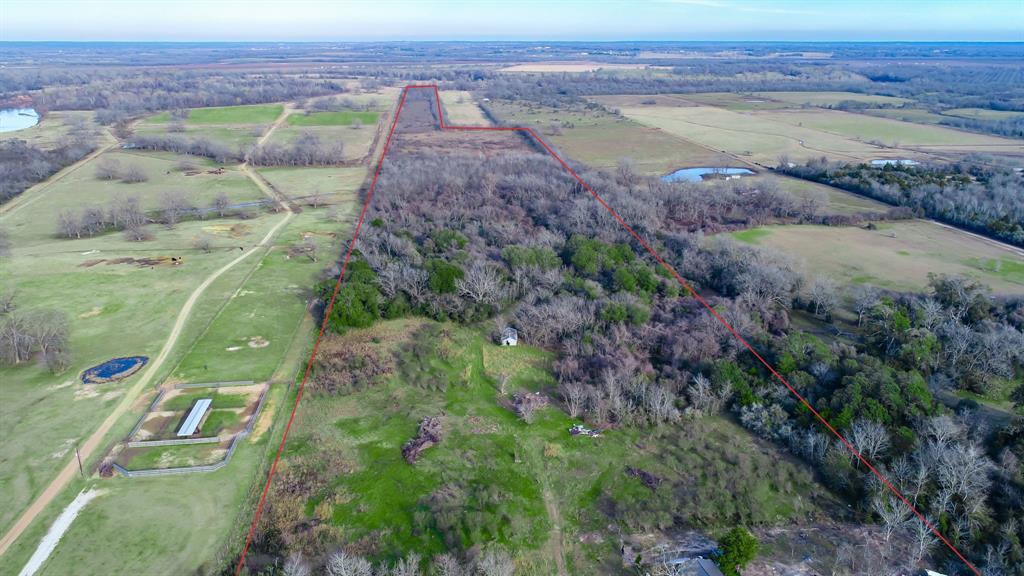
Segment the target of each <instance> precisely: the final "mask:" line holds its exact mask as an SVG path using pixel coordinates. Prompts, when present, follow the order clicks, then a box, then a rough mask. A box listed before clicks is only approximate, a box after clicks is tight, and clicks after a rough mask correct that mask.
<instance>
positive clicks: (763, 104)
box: [593, 93, 1021, 166]
mask: <svg viewBox="0 0 1024 576" xmlns="http://www.w3.org/2000/svg"><path fill="white" fill-rule="evenodd" d="M784 94H788V95H789V96H788V99H789V100H790V101H789V102H784V103H782V104H779V102H778V101H772V100H767V99H765V100H760V99H756V98H754V99H752V98H750V97H745V99H743V98H741V97H740V96H738V95H727V96H721V97H720V96H719V95H717V94H685V95H678V96H675V97H673V96H666V95H662V96H660V97H658V98H659V99H653V97H640V96H630V97H622V96H608V97H594V98H593V100H595V101H597V102H601V103H602V104H605V105H607V106H611V107H615V108H617V109H618V110H620V111H621V113H622V114H623V115H625V116H626V117H628V118H631V119H634V120H637V121H638V122H641V123H643V124H646V125H648V126H651V127H655V128H660V129H663V130H665V131H667V132H669V133H670V134H673V135H676V136H678V137H680V138H685V139H687V140H690V141H693V142H696V143H698V144H701V145H703V146H706V147H708V148H711V149H713V150H721V151H723V152H727V153H729V154H731V155H735V156H738V157H740V158H743V159H745V160H748V161H751V162H754V163H757V164H761V165H766V166H774V165H776V164H777V163H778V161H779V158H781V157H783V156H785V157H788V158H789V159H790V161H793V162H804V161H806V160H808V159H811V158H817V157H821V156H825V157H827V158H829V159H830V160H838V161H845V162H867V161H870V160H874V159H886V158H896V159H902V158H906V159H917V160H925V159H929V158H931V157H933V155H937V156H936V157H945V156H947V155H949V154H955V153H961V154H962V153H968V152H990V153H1004V154H1014V153H1015V154H1020V153H1021V143H1020V142H1019V141H1015V140H1011V139H1008V138H1001V137H997V136H989V135H983V134H975V133H973V132H964V131H961V130H955V129H952V128H946V127H941V126H934V125H926V124H919V123H912V122H903V121H900V120H894V119H890V118H881V117H875V116H867V115H865V114H853V113H848V112H841V111H838V110H829V109H825V108H816V107H812V108H800V105H799V104H797V103H796V102H799V101H800V100H803V99H805V98H804V97H803V96H802V94H803V93H784ZM841 96H845V95H840V96H831V97H829V98H824V99H817V100H812V101H809V102H808V105H811V104H812V103H813V102H815V101H816V102H818V103H819V104H822V103H826V102H831V101H832V99H835V98H838V97H841ZM765 98H767V96H766V97H765ZM830 98H831V99H830ZM851 99H855V98H851ZM751 100H754V101H753V102H752V101H751ZM737 102H742V105H738V104H737ZM695 103H696V105H694V104H695ZM893 110H896V109H893ZM892 113H893V114H894V115H896V117H899V116H898V115H897V113H896V112H895V111H893V112H892Z"/></svg>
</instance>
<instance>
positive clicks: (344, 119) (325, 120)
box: [287, 110, 380, 126]
mask: <svg viewBox="0 0 1024 576" xmlns="http://www.w3.org/2000/svg"><path fill="white" fill-rule="evenodd" d="M378 118H380V113H379V112H355V111H352V110H343V111H340V112H310V113H308V114H289V115H288V120H287V122H288V125H289V126H351V125H352V124H376V123H377V120H378Z"/></svg>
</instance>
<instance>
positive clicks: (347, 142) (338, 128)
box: [270, 116, 377, 162]
mask: <svg viewBox="0 0 1024 576" xmlns="http://www.w3.org/2000/svg"><path fill="white" fill-rule="evenodd" d="M290 117H291V116H289V118H290ZM303 134H312V135H314V136H316V137H318V138H319V139H320V141H321V142H324V143H327V144H333V143H335V142H341V143H342V145H343V147H344V148H343V152H342V156H343V158H344V159H345V161H347V162H353V161H358V160H362V159H363V158H365V157H366V155H367V154H369V153H370V146H371V145H372V144H373V139H374V136H375V135H376V134H377V131H376V126H375V125H373V124H369V125H363V126H360V127H355V126H352V125H342V124H339V125H314V126H309V125H294V126H293V125H288V126H282V127H280V128H278V129H277V130H275V131H274V134H273V135H271V137H270V143H273V144H281V145H287V144H290V143H291V142H293V141H294V140H295V139H296V138H298V137H299V136H301V135H303Z"/></svg>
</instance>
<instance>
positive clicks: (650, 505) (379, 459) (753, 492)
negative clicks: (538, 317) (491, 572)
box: [280, 320, 831, 574]
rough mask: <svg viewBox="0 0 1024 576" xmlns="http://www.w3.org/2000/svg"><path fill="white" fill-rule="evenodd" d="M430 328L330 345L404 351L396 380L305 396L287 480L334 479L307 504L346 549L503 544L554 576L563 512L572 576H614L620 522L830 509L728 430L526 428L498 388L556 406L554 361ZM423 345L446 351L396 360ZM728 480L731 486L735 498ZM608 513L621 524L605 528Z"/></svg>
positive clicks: (390, 329) (555, 421) (557, 417)
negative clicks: (407, 449)
mask: <svg viewBox="0 0 1024 576" xmlns="http://www.w3.org/2000/svg"><path fill="white" fill-rule="evenodd" d="M422 326H423V323H422V321H410V320H400V321H392V322H386V323H383V324H379V325H377V326H375V327H373V328H370V329H367V330H366V331H360V332H353V333H350V334H348V335H346V336H344V337H341V338H335V339H333V340H332V341H331V342H329V343H327V344H325V349H324V350H325V351H329V350H331V349H332V347H343V348H349V347H355V348H356V349H359V347H361V346H365V345H368V344H369V345H372V346H374V347H376V349H377V350H378V351H380V353H382V354H386V355H390V354H391V353H392V352H395V353H398V354H399V356H398V359H397V360H396V361H397V363H398V366H397V369H396V375H395V376H394V377H392V378H390V379H388V380H387V381H386V382H380V383H376V384H369V388H367V389H365V390H362V391H359V392H354V393H351V394H341V395H325V394H312V393H311V394H309V395H308V396H307V397H306V399H305V400H304V401H303V404H302V406H300V410H299V416H298V418H297V420H296V423H295V428H294V429H293V433H292V434H293V435H292V436H291V439H290V440H289V445H288V448H287V449H286V456H285V458H284V460H283V461H282V464H281V468H280V473H281V474H283V475H284V476H288V475H289V474H294V473H295V472H294V471H293V470H294V469H298V470H303V469H306V467H307V466H309V465H310V463H312V462H320V463H325V464H324V466H326V467H327V469H328V470H338V471H339V472H338V473H336V475H332V476H328V477H318V478H320V479H319V480H318V479H308V481H309V482H312V483H313V485H319V484H317V483H318V482H320V481H323V482H326V483H327V484H326V486H328V487H329V488H328V489H326V490H318V491H316V492H315V493H314V495H311V497H310V498H309V499H308V500H305V501H304V504H305V508H306V511H307V512H306V513H307V514H308V515H315V516H316V517H319V518H322V519H325V520H328V521H329V522H330V524H331V530H332V531H334V532H336V534H337V536H338V537H340V538H341V539H342V540H343V541H347V542H350V543H353V544H355V545H357V546H360V545H362V546H367V547H369V548H368V549H370V550H372V551H373V554H372V555H373V556H375V557H377V558H394V557H396V556H399V555H402V554H404V553H406V552H407V551H410V550H416V551H417V552H419V553H421V554H425V555H429V554H432V553H436V552H440V551H442V550H443V549H444V547H445V546H446V545H448V546H454V547H456V548H469V547H471V546H473V545H475V544H478V543H482V542H494V543H500V544H505V545H507V546H509V547H511V548H513V549H515V550H517V562H518V563H519V565H520V567H522V568H524V572H525V573H531V572H530V571H529V568H533V569H534V570H536V571H537V572H535V573H546V572H545V570H547V569H549V568H550V566H552V564H553V558H552V556H551V554H552V547H551V546H550V543H551V542H550V539H551V538H553V537H554V536H553V535H552V528H553V526H554V522H555V521H556V519H555V518H554V517H552V516H551V514H550V512H549V511H555V513H556V514H557V516H558V517H559V519H560V522H561V526H560V528H561V531H562V534H563V535H564V538H563V540H564V543H565V547H566V550H565V555H566V562H567V564H568V565H569V567H570V573H579V574H592V573H608V572H607V570H606V569H602V566H604V567H605V568H607V567H608V566H613V567H614V566H615V564H614V563H615V561H616V557H617V554H618V545H617V541H615V540H614V537H613V534H610V533H606V531H607V527H608V525H609V523H610V522H611V523H618V524H619V525H620V526H622V527H623V528H624V529H627V530H636V529H641V528H642V526H641V525H647V523H653V524H671V523H672V517H673V515H674V516H675V517H678V518H683V519H684V521H685V522H686V523H687V524H689V525H692V526H702V527H720V526H727V525H731V524H732V523H734V522H747V523H751V524H774V523H778V522H788V521H791V520H794V519H798V518H806V517H808V516H811V515H814V514H815V513H816V511H817V510H818V507H817V504H818V503H822V502H830V501H831V499H830V498H829V496H828V494H827V493H825V492H824V491H823V490H822V489H821V488H820V487H818V486H817V485H815V484H814V483H813V482H812V481H811V476H810V473H809V472H808V470H806V469H805V468H803V467H801V466H796V465H794V464H791V463H790V462H789V461H788V460H787V459H785V458H780V457H779V456H778V455H777V454H775V453H774V451H773V450H772V449H770V448H768V447H767V446H765V445H762V444H760V443H758V442H755V441H754V440H753V439H752V437H751V436H750V435H749V434H747V433H746V432H744V431H743V430H742V429H740V428H739V427H738V426H736V425H735V424H733V423H731V422H729V421H727V420H724V419H718V418H708V419H704V420H699V421H690V420H688V421H685V422H683V423H681V424H679V425H676V426H665V427H662V428H657V429H650V430H636V429H614V430H609V431H607V432H606V433H604V434H603V435H602V437H601V438H588V437H573V436H571V435H569V434H568V428H569V427H570V426H571V425H572V424H573V423H574V422H575V421H573V420H572V419H570V418H568V417H567V416H566V415H565V414H564V413H562V412H561V411H560V410H557V409H555V408H554V407H548V408H544V409H541V410H540V411H539V412H538V414H537V417H536V419H535V421H534V422H533V423H531V424H526V423H524V422H522V421H521V420H520V419H518V418H517V417H516V416H515V415H514V414H513V413H512V412H511V411H510V410H509V409H508V408H505V407H503V406H502V405H501V404H500V402H501V401H502V398H504V396H503V395H502V393H501V392H500V391H499V389H498V385H497V381H498V377H499V374H501V373H505V374H508V375H509V376H510V377H509V381H508V384H507V391H506V394H511V393H512V392H515V391H517V390H545V391H548V392H551V387H552V386H553V384H554V382H553V379H552V376H551V375H550V366H549V363H550V359H551V356H550V355H549V354H548V353H546V352H543V351H540V350H537V349H533V348H530V347H528V346H520V347H517V348H499V347H497V346H495V345H493V344H490V343H489V342H487V341H486V340H485V339H484V338H483V337H482V336H481V335H480V334H479V333H477V332H476V331H475V330H473V329H466V328H458V327H455V326H445V327H438V328H435V331H432V332H429V334H433V336H424V334H425V332H419V331H418V330H422ZM438 330H439V332H438ZM438 335H439V336H438ZM421 338H429V339H430V341H431V342H434V343H435V344H436V345H437V346H438V348H437V351H436V352H434V353H428V354H427V355H425V356H415V353H413V354H414V356H409V354H410V353H409V352H402V353H400V352H398V351H400V350H407V348H404V346H406V343H407V342H409V341H411V340H419V339H421ZM403 354H404V355H403ZM418 362H420V363H422V365H423V366H429V368H424V369H426V370H428V371H429V372H430V374H432V376H429V377H427V378H425V379H424V378H420V379H421V381H422V382H424V384H425V386H426V387H422V385H418V384H414V383H412V382H411V381H410V380H408V378H407V376H405V374H407V373H414V372H415V371H416V370H419V369H416V368H412V369H411V370H412V372H410V370H409V369H407V368H403V366H410V365H412V366H415V365H416V363H418ZM410 363H411V364H410ZM445 381H447V382H448V383H447V385H446V386H444V385H443V384H442V382H445ZM437 415H443V416H442V422H443V428H444V439H443V440H442V442H441V443H440V444H438V445H436V446H434V447H432V448H429V449H427V450H426V451H425V452H423V454H422V456H421V458H420V459H419V461H418V462H417V464H416V465H415V466H410V465H409V464H407V463H406V462H405V461H404V460H403V459H402V456H401V450H400V448H401V446H402V445H403V444H404V443H405V442H406V441H407V440H408V439H409V438H411V437H413V436H414V435H415V433H416V429H417V425H418V423H419V421H420V420H421V419H422V418H423V417H424V416H437ZM629 465H632V466H637V467H640V468H643V469H645V470H648V471H651V472H652V473H655V474H658V475H659V476H661V477H663V478H664V479H665V483H664V485H663V486H661V487H659V488H658V490H657V491H656V492H654V493H652V492H651V491H650V490H649V489H648V488H646V487H644V486H643V485H642V484H641V483H640V482H639V481H638V480H636V479H635V478H631V477H629V476H628V475H626V474H625V467H626V466H629ZM739 470H745V472H739ZM754 471H757V473H755V472H754ZM727 479H728V480H727ZM726 481H728V482H730V483H735V484H736V485H735V486H734V487H733V489H731V490H730V491H724V490H722V489H721V483H722V482H726ZM442 494H443V495H444V496H440V495H442ZM499 495H500V496H499ZM439 502H448V505H450V506H452V507H453V508H452V509H451V510H452V513H451V514H450V515H447V517H448V518H450V522H451V524H445V525H443V526H441V525H437V524H435V523H433V522H431V521H430V520H429V519H430V518H435V519H436V518H438V517H439V516H443V515H439V514H437V513H434V514H424V513H423V512H425V511H426V510H428V509H432V510H436V509H437V506H443V504H439ZM302 503H303V502H302V501H301V500H300V501H299V502H297V503H296V505H299V506H301V505H302ZM282 505H285V506H292V504H284V503H282ZM432 506H433V507H434V508H431V507H432ZM611 509H618V510H619V516H617V517H610V516H609V515H608V514H609V512H608V511H609V510H611ZM425 522H426V523H427V524H424V523H425ZM446 522H447V521H446ZM584 533H600V534H601V535H602V537H601V538H602V541H603V543H597V544H595V543H590V544H583V543H581V541H580V538H579V535H581V534H584ZM591 542H593V541H591ZM446 543H447V544H446Z"/></svg>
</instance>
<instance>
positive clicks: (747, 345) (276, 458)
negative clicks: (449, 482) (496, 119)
mask: <svg viewBox="0 0 1024 576" xmlns="http://www.w3.org/2000/svg"><path fill="white" fill-rule="evenodd" d="M417 89H419V90H433V92H434V100H435V102H436V103H437V118H438V122H439V124H440V128H441V130H460V131H473V130H482V131H491V132H521V133H525V134H528V135H529V136H530V137H531V138H533V139H534V140H535V141H536V142H537V143H538V144H540V145H541V147H543V148H544V150H545V151H547V153H548V154H550V155H551V157H552V158H554V159H555V160H557V161H558V163H559V164H561V165H562V167H563V168H565V170H566V171H567V172H568V173H569V174H571V175H572V177H573V178H575V179H576V181H577V182H578V183H579V184H580V185H581V186H582V187H583V188H585V189H586V190H587V192H590V195H591V196H593V197H594V199H595V200H597V201H598V202H599V203H600V204H601V206H603V207H604V209H605V210H607V211H608V213H609V214H611V215H612V217H613V218H615V220H616V221H617V222H618V223H619V224H620V225H622V227H623V228H624V229H625V230H626V231H627V232H629V234H630V235H631V236H632V237H633V238H635V239H636V241H637V242H639V243H640V245H641V246H643V247H644V249H645V250H647V252H648V253H649V254H650V255H651V256H652V257H653V258H654V259H655V260H657V262H658V263H659V264H661V266H662V267H663V268H664V269H665V270H666V271H668V272H669V274H671V275H672V276H673V277H674V278H675V279H676V280H677V281H678V282H679V284H680V285H682V286H683V288H685V289H686V291H687V292H689V293H690V295H691V296H693V297H694V298H695V299H696V300H697V301H698V302H700V303H701V305H702V306H704V308H706V309H707V311H708V312H710V313H711V315H712V316H714V318H715V319H716V320H718V321H719V322H720V323H721V324H722V326H724V327H725V328H726V329H727V330H728V331H729V332H730V333H731V334H732V335H733V336H734V337H735V338H736V340H738V341H739V342H740V343H741V344H743V346H744V347H745V348H746V349H747V350H748V351H749V352H750V353H751V354H753V355H754V357H755V358H757V359H758V361H760V362H761V364H763V365H764V367H765V368H767V369H768V371H769V372H771V373H772V375H773V376H774V377H775V379H776V380H778V381H779V382H781V383H782V384H783V385H784V386H785V387H786V389H788V390H789V391H790V392H791V393H792V394H793V396H795V397H796V399H797V400H799V401H800V403H801V404H803V405H804V407H806V408H807V409H808V410H810V412H811V413H812V414H814V417H815V418H817V419H818V421H820V422H821V423H822V424H824V425H825V427H826V428H827V429H828V430H829V432H831V433H832V434H833V435H834V436H835V437H836V438H838V439H839V441H840V442H842V444H843V445H844V446H846V448H847V449H849V450H850V453H852V454H853V455H854V456H856V457H857V459H858V460H860V461H861V463H863V464H864V466H865V467H867V469H868V470H870V471H871V473H872V474H874V475H875V476H876V477H877V478H878V479H879V480H880V481H881V482H882V484H883V485H884V486H885V487H886V488H887V489H888V490H889V491H890V492H892V493H893V494H894V495H895V496H896V498H898V499H899V500H900V501H901V502H903V503H904V504H905V505H906V506H907V508H909V509H910V511H911V512H913V513H914V515H915V516H917V518H918V519H919V520H920V521H921V522H922V523H924V525H925V526H927V527H928V529H929V530H931V532H932V533H933V534H934V535H935V536H936V537H938V539H939V540H940V541H942V543H943V544H945V545H946V547H947V548H949V549H950V550H951V551H952V552H953V554H955V555H956V556H957V557H958V558H960V560H962V561H963V563H964V564H966V565H967V567H968V568H970V569H971V571H972V572H974V574H976V575H977V576H981V572H980V571H979V570H978V569H977V568H976V567H975V566H974V564H971V562H970V561H969V560H967V558H965V557H964V555H963V554H961V553H960V551H959V550H957V548H956V547H955V546H953V544H952V543H951V542H950V541H949V540H947V539H946V537H945V536H943V535H942V534H941V533H940V532H939V530H938V529H937V528H936V527H935V526H934V525H932V523H931V522H929V521H928V519H927V518H925V516H924V514H922V513H921V512H919V511H918V510H917V508H915V507H914V505H913V504H911V503H910V501H909V500H907V498H906V497H905V496H904V495H903V494H902V493H900V491H899V490H897V489H896V487H895V486H893V485H892V484H891V483H890V482H889V480H887V479H886V478H885V476H883V475H882V474H881V473H880V472H879V471H878V470H877V469H876V468H875V467H874V466H872V465H871V463H870V462H868V461H867V459H866V458H865V457H864V456H862V455H861V453H860V452H858V451H857V449H856V448H854V447H853V444H851V443H850V441H849V440H847V439H846V438H845V437H844V436H843V435H842V434H840V433H839V431H838V430H836V429H835V428H833V427H832V425H831V424H829V423H828V421H827V420H825V418H824V417H822V415H821V414H819V413H818V411H817V410H815V409H814V407H813V406H811V404H810V403H809V402H808V401H807V400H806V399H805V398H804V397H803V396H801V395H800V393H799V392H797V391H796V389H795V388H793V386H792V385H791V384H790V383H789V382H788V381H787V380H786V379H785V378H784V377H783V376H782V374H779V372H778V371H776V370H775V368H774V367H772V365H771V364H769V363H768V361H767V360H765V359H764V358H763V357H762V356H761V355H760V354H758V353H757V350H755V349H754V347H753V346H751V345H750V343H748V342H747V341H746V339H744V338H743V336H741V335H740V334H739V332H737V331H736V329H735V328H733V327H732V325H731V324H729V322H727V321H726V320H725V318H723V317H722V316H721V315H720V314H719V313H718V312H717V311H716V310H715V309H714V308H712V307H711V305H709V304H708V303H707V301H706V300H704V298H702V297H701V295H700V294H698V293H697V291H696V290H694V289H693V288H692V287H691V286H690V284H689V283H688V282H687V281H686V280H684V279H683V277H682V276H680V275H679V273H678V272H676V271H675V269H674V268H672V266H670V265H669V264H668V263H667V262H665V260H664V259H662V257H661V256H660V255H658V253H657V252H655V251H654V249H653V248H651V247H650V245H648V244H647V242H645V241H644V239H643V238H641V237H640V235H639V234H637V233H636V232H635V231H634V230H633V229H632V228H631V227H630V226H629V224H626V222H625V221H624V220H623V219H622V217H621V216H619V214H618V213H617V212H616V211H615V210H614V209H613V208H612V207H611V206H609V205H608V204H607V203H606V202H605V201H604V199H602V198H601V196H599V195H598V194H597V192H594V190H593V189H592V188H591V187H590V186H589V185H587V183H586V182H584V181H583V179H582V178H580V176H579V174H577V173H576V172H575V171H574V170H573V169H572V168H570V167H569V165H568V164H567V163H566V162H565V160H563V159H562V158H561V156H559V155H558V154H557V153H555V151H554V150H553V149H552V148H551V147H550V146H548V144H547V143H546V142H544V140H543V139H542V138H541V137H540V135H538V134H537V133H536V132H534V131H533V129H532V128H529V127H520V126H451V125H448V124H445V121H444V113H443V112H442V110H441V94H440V92H439V91H438V87H437V85H436V84H409V85H406V86H405V87H404V88H402V96H401V98H400V99H399V101H398V108H397V109H396V110H395V117H394V118H392V119H391V128H390V130H389V131H388V137H387V140H385V142H384V149H383V150H382V151H381V154H380V159H379V160H378V161H377V169H376V170H375V171H374V174H373V180H372V181H371V182H370V188H369V190H368V191H367V194H366V200H365V201H364V202H363V209H362V212H360V214H359V221H358V222H357V223H356V229H355V232H354V233H353V234H352V240H351V241H350V242H349V245H348V251H347V252H346V253H345V259H344V261H343V262H342V265H341V273H340V274H338V280H337V282H335V284H334V292H333V293H332V294H331V299H330V301H329V302H328V303H327V307H326V308H325V311H324V319H323V321H322V322H321V323H320V332H319V333H318V334H317V337H316V343H315V344H314V345H313V352H312V354H311V355H310V357H309V362H307V363H306V370H305V372H303V374H302V381H301V383H300V384H299V391H298V393H297V394H296V396H295V404H294V405H293V406H292V411H291V415H290V416H289V417H288V424H287V425H286V426H285V429H284V435H283V436H282V437H281V443H280V445H278V447H277V453H276V454H275V455H274V461H273V463H272V464H271V466H270V472H269V473H268V474H267V482H266V484H265V485H264V486H263V493H262V494H261V495H260V501H259V505H258V506H257V507H256V514H255V515H254V517H253V519H252V525H251V526H250V527H249V535H248V536H247V537H246V539H245V547H243V548H242V555H241V557H240V558H239V559H238V565H237V566H236V567H235V575H236V576H239V575H240V574H241V572H242V567H243V566H244V565H245V556H246V554H247V553H248V551H249V546H250V545H251V544H252V539H253V535H254V534H255V533H256V525H257V524H258V523H259V520H260V516H261V514H262V513H263V507H264V505H265V504H266V500H267V494H268V492H269V491H270V483H271V481H272V480H273V479H274V473H275V472H276V471H277V464H278V462H279V461H280V459H281V453H282V452H283V451H284V445H285V442H286V441H287V440H288V433H289V431H291V427H292V422H293V421H294V420H295V413H296V411H297V410H298V407H299V402H300V401H301V400H302V393H303V391H304V390H305V388H306V380H307V379H308V378H309V373H310V371H311V370H312V368H313V361H314V360H315V359H316V354H317V352H318V351H319V349H320V341H321V339H323V336H324V331H325V330H326V328H327V319H328V317H329V316H330V313H331V310H332V309H333V308H334V303H335V300H337V298H338V291H339V290H340V289H341V281H342V279H344V277H345V272H346V270H348V263H349V260H350V259H351V257H352V251H353V250H355V245H356V240H358V239H359V231H360V230H361V229H362V226H363V220H364V219H365V218H366V211H367V209H369V207H370V201H371V200H372V199H373V192H374V189H375V188H376V187H377V179H378V178H379V177H380V172H381V168H382V167H383V166H384V159H385V158H386V157H387V154H388V148H390V146H391V138H392V136H394V134H395V127H396V126H397V125H398V118H399V116H401V114H402V107H403V106H404V105H405V97H406V95H407V94H408V93H409V90H417Z"/></svg>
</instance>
